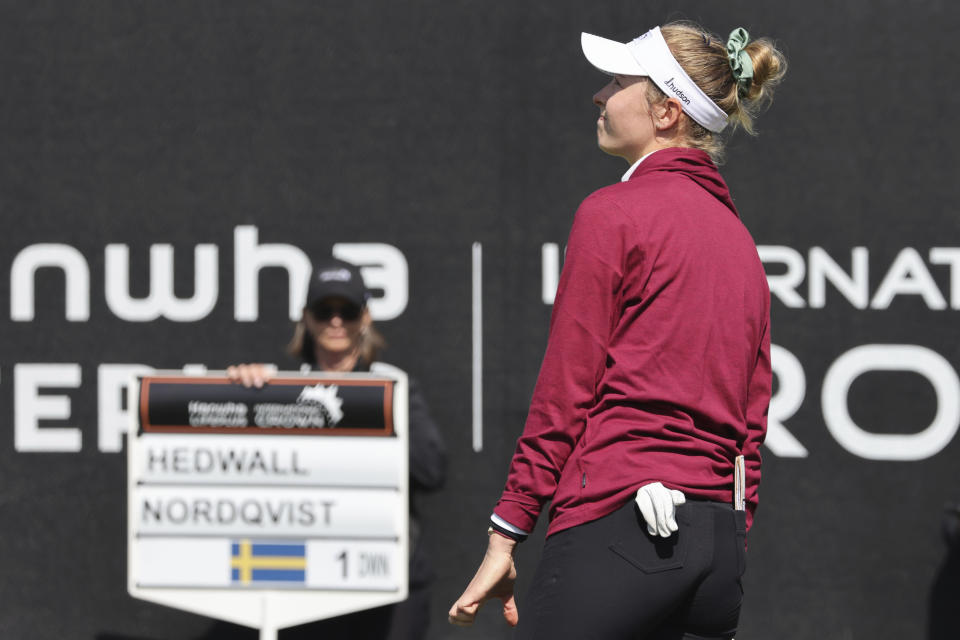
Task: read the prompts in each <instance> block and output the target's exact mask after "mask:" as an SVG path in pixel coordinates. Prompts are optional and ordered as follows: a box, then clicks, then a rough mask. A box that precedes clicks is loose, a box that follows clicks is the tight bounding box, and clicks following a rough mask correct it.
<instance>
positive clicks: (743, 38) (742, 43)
mask: <svg viewBox="0 0 960 640" xmlns="http://www.w3.org/2000/svg"><path fill="white" fill-rule="evenodd" d="M749 42H750V34H749V33H747V30H746V29H744V28H743V27H737V28H736V29H734V30H733V31H731V32H730V38H729V39H728V40H727V58H728V59H729V60H730V70H731V71H733V79H734V80H736V81H737V95H738V96H739V97H741V98H742V97H743V96H745V95H747V92H748V91H749V90H750V83H751V82H752V81H753V60H751V59H750V54H749V53H747V52H746V50H745V48H746V46H747V43H749Z"/></svg>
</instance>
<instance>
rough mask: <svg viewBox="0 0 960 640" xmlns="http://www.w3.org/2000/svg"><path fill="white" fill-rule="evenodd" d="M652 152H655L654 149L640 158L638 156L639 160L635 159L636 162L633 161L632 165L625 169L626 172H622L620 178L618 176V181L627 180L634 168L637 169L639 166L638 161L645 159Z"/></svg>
mask: <svg viewBox="0 0 960 640" xmlns="http://www.w3.org/2000/svg"><path fill="white" fill-rule="evenodd" d="M652 153H656V152H655V151H651V152H650V153H648V154H647V155H645V156H643V157H642V158H640V159H639V160H637V161H636V162H634V163H633V164H632V165H630V168H629V169H627V172H626V173H625V174H623V177H622V178H620V182H626V181H627V180H629V179H630V176H632V175H633V172H634V171H636V170H637V167H639V166H640V163H641V162H643V161H644V160H646V159H647V158H649V157H650V154H652Z"/></svg>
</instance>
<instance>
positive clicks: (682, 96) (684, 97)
mask: <svg viewBox="0 0 960 640" xmlns="http://www.w3.org/2000/svg"><path fill="white" fill-rule="evenodd" d="M664 84H665V85H667V86H668V87H670V88H671V89H672V90H673V92H674V93H675V94H677V97H678V98H680V100H682V101H683V103H684V104H690V98H688V97H687V94H685V93H684V92H683V91H682V90H681V89H680V87H678V86H677V85H676V84H674V82H673V78H670V79H669V80H667V81H666V82H664Z"/></svg>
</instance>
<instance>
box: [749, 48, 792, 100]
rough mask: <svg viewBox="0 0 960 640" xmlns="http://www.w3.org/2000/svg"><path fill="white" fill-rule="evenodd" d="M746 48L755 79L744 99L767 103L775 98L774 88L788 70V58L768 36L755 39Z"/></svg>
mask: <svg viewBox="0 0 960 640" xmlns="http://www.w3.org/2000/svg"><path fill="white" fill-rule="evenodd" d="M745 50H746V52H747V53H748V54H749V55H750V60H751V61H752V62H753V80H752V82H751V83H750V87H749V89H748V91H747V93H746V95H745V96H744V97H743V99H744V100H748V101H750V102H758V103H767V102H769V101H770V100H771V99H773V89H774V88H775V87H776V86H777V85H778V84H779V83H780V81H781V80H782V79H783V76H784V74H785V73H786V71H787V60H786V58H784V57H783V54H782V53H780V51H779V50H778V49H777V48H776V47H775V46H774V45H773V43H772V42H771V41H770V40H768V39H767V38H761V39H759V40H754V41H753V42H751V43H749V44H748V45H747V46H746V48H745Z"/></svg>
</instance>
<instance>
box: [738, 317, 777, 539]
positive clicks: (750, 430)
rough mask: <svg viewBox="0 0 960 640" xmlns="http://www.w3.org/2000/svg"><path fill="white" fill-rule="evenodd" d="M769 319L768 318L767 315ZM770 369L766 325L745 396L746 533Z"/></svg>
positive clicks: (755, 486) (753, 498)
mask: <svg viewBox="0 0 960 640" xmlns="http://www.w3.org/2000/svg"><path fill="white" fill-rule="evenodd" d="M768 317H769V314H768ZM772 375H773V374H772V370H771V367H770V323H769V321H767V323H766V324H765V326H764V328H763V335H762V337H761V340H760V350H759V353H758V354H757V364H756V366H755V367H754V369H753V373H752V374H751V376H750V387H749V389H748V392H747V439H746V442H744V445H743V456H744V462H745V467H746V495H745V498H746V503H747V530H749V529H750V526H751V525H752V524H753V514H754V512H755V511H756V510H757V502H758V500H759V488H760V445H761V444H763V439H764V437H765V436H766V435H767V409H768V408H769V406H770V393H771V384H772Z"/></svg>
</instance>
